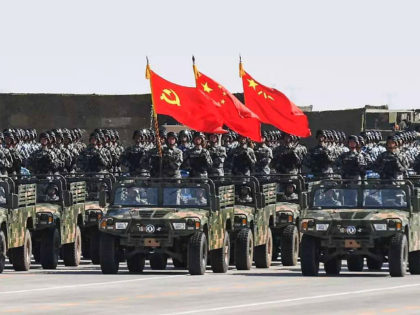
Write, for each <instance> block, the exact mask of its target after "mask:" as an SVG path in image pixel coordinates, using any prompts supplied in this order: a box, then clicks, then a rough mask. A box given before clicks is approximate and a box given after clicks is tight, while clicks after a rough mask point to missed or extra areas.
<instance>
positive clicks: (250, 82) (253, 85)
mask: <svg viewBox="0 0 420 315" xmlns="http://www.w3.org/2000/svg"><path fill="white" fill-rule="evenodd" d="M248 83H249V87H251V88H253V89H254V90H255V88H256V87H257V85H258V84H257V82H255V81H254V80H253V79H251V80H250V79H248Z"/></svg>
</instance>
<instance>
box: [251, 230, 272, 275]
mask: <svg viewBox="0 0 420 315" xmlns="http://www.w3.org/2000/svg"><path fill="white" fill-rule="evenodd" d="M272 257H273V235H272V234H271V229H270V228H268V232H267V242H266V243H265V244H264V245H260V246H256V247H255V252H254V260H255V267H257V268H269V267H270V265H271V258H272Z"/></svg>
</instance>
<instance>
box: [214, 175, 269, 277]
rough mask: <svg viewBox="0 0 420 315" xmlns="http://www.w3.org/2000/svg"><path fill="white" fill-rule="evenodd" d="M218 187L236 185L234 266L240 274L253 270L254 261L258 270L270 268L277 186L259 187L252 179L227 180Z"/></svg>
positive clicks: (240, 177)
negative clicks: (240, 271) (242, 271)
mask: <svg viewBox="0 0 420 315" xmlns="http://www.w3.org/2000/svg"><path fill="white" fill-rule="evenodd" d="M219 183H221V184H233V185H235V192H236V196H235V206H234V214H235V219H234V229H233V231H232V233H231V244H232V254H233V256H234V259H233V260H232V262H233V261H234V262H235V265H236V268H237V269H238V270H249V269H251V266H252V262H253V261H255V266H256V267H257V268H268V267H270V265H271V259H272V250H273V237H272V232H271V227H272V226H273V225H274V217H275V213H276V192H277V184H276V183H268V184H260V182H259V181H258V179H257V178H255V177H253V176H225V177H223V178H220V179H219Z"/></svg>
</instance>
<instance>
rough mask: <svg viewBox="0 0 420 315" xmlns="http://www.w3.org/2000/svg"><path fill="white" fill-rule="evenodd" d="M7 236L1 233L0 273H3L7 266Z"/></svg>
mask: <svg viewBox="0 0 420 315" xmlns="http://www.w3.org/2000/svg"><path fill="white" fill-rule="evenodd" d="M6 250H7V245H6V236H5V235H4V233H3V231H0V273H2V272H3V270H4V266H5V265H6Z"/></svg>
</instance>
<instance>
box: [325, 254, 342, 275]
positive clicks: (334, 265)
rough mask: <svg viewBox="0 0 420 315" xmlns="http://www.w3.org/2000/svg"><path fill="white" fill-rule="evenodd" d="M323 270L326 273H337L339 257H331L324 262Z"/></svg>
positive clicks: (339, 262) (338, 270)
mask: <svg viewBox="0 0 420 315" xmlns="http://www.w3.org/2000/svg"><path fill="white" fill-rule="evenodd" d="M324 270H325V273H326V274H327V275H335V276H336V275H339V274H340V271H341V259H340V258H333V259H330V260H328V261H327V262H325V263H324Z"/></svg>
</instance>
